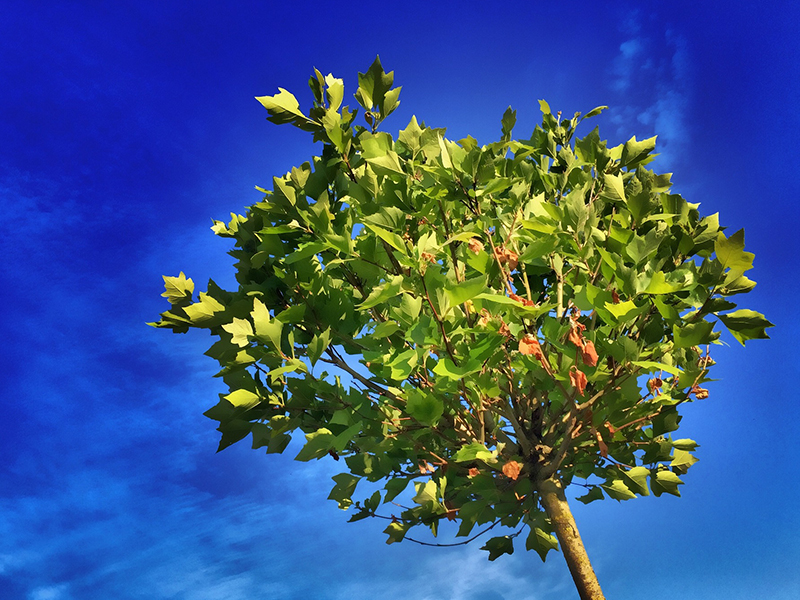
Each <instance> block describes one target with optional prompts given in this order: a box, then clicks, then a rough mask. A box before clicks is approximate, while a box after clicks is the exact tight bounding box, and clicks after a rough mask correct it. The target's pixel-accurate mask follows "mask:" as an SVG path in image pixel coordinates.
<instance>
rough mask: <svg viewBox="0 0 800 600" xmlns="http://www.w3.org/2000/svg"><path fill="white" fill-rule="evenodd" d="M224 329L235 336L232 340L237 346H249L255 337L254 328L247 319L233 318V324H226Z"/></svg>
mask: <svg viewBox="0 0 800 600" xmlns="http://www.w3.org/2000/svg"><path fill="white" fill-rule="evenodd" d="M222 328H223V329H224V330H225V331H227V332H228V333H230V334H231V335H232V336H233V339H232V340H231V341H232V342H233V343H234V344H236V345H237V346H240V347H241V346H247V345H248V344H249V343H250V338H251V337H252V336H253V326H252V325H250V321H248V320H247V319H238V318H236V317H234V318H233V322H232V323H226V324H225V325H223V326H222Z"/></svg>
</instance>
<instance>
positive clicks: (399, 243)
mask: <svg viewBox="0 0 800 600" xmlns="http://www.w3.org/2000/svg"><path fill="white" fill-rule="evenodd" d="M364 225H365V226H366V227H367V229H369V230H370V231H372V232H373V233H375V234H377V236H378V237H379V238H381V239H382V240H383V241H384V242H386V243H387V244H389V245H390V246H391V247H392V248H394V249H395V250H399V251H400V252H402V253H403V254H407V253H408V250H407V248H406V244H405V242H404V241H403V238H401V237H400V236H399V235H397V234H396V233H394V232H393V231H387V230H386V229H384V228H383V227H378V226H377V225H373V224H372V223H364Z"/></svg>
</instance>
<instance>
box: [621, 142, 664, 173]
mask: <svg viewBox="0 0 800 600" xmlns="http://www.w3.org/2000/svg"><path fill="white" fill-rule="evenodd" d="M655 147H656V138H655V137H651V138H648V139H646V140H642V141H640V142H637V141H636V136H633V137H632V138H631V139H629V140H628V141H627V142H625V146H624V147H623V148H622V158H620V166H621V167H627V168H628V169H631V168H632V167H635V166H636V165H639V164H643V163H645V164H646V163H647V162H648V161H647V160H646V159H647V158H648V156H647V155H648V154H650V152H652V151H653V150H655Z"/></svg>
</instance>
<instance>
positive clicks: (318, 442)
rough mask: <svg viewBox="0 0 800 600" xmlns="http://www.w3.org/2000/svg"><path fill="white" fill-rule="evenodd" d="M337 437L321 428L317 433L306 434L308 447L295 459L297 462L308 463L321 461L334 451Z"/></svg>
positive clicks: (304, 447)
mask: <svg viewBox="0 0 800 600" xmlns="http://www.w3.org/2000/svg"><path fill="white" fill-rule="evenodd" d="M335 438H336V436H334V435H333V433H331V431H330V430H329V429H325V428H324V427H321V428H320V429H318V430H317V431H314V432H312V433H307V434H306V445H305V446H303V448H302V449H301V450H300V452H298V453H297V456H295V457H294V459H295V460H300V461H303V462H307V461H309V460H311V459H314V458H316V459H320V458H322V457H323V456H325V455H327V454H328V452H330V451H331V450H333V447H334V443H335Z"/></svg>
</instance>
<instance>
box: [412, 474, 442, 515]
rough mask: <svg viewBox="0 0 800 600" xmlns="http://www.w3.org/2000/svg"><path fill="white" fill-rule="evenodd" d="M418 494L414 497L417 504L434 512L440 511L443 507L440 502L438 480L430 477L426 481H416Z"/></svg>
mask: <svg viewBox="0 0 800 600" xmlns="http://www.w3.org/2000/svg"><path fill="white" fill-rule="evenodd" d="M414 486H415V487H416V490H417V494H416V495H415V496H414V497H413V498H412V500H414V502H415V503H416V504H419V505H420V506H422V507H424V508H427V509H428V510H431V511H433V512H438V511H439V509H440V508H441V503H440V502H439V488H438V486H437V485H436V482H435V481H433V480H432V479H429V480H428V481H425V482H418V483H415V484H414Z"/></svg>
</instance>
